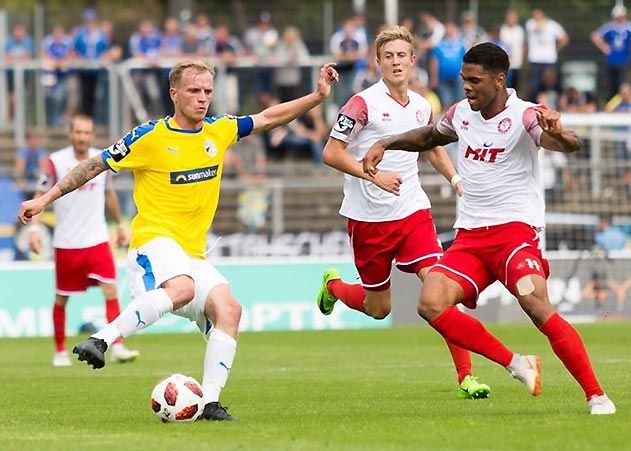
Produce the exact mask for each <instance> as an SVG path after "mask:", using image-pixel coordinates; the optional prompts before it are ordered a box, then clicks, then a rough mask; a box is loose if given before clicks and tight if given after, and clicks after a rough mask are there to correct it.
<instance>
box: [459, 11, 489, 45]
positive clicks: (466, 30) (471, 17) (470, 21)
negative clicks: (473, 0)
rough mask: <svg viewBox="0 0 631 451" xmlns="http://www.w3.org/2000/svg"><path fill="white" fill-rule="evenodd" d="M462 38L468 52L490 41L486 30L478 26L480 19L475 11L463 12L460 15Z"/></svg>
mask: <svg viewBox="0 0 631 451" xmlns="http://www.w3.org/2000/svg"><path fill="white" fill-rule="evenodd" d="M460 36H461V38H462V41H463V42H464V46H465V49H466V50H469V49H470V48H471V47H473V46H474V45H477V44H481V43H483V42H486V41H487V40H488V36H487V34H486V30H484V28H482V27H481V26H480V25H478V18H477V17H476V15H475V13H474V12H473V11H463V12H462V14H461V15H460Z"/></svg>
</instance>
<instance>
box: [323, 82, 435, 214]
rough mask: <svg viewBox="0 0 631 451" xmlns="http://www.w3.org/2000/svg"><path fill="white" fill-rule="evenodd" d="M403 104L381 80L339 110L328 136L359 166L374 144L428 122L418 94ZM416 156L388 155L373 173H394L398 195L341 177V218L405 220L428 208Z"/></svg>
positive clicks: (428, 113)
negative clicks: (380, 171)
mask: <svg viewBox="0 0 631 451" xmlns="http://www.w3.org/2000/svg"><path fill="white" fill-rule="evenodd" d="M408 99H409V100H408V103H407V104H406V105H402V104H400V103H399V102H397V101H396V100H395V99H394V98H392V97H391V96H390V92H389V90H388V87H387V86H386V85H385V83H384V82H383V80H381V81H379V82H377V83H375V84H374V85H372V86H371V87H369V88H368V89H366V90H364V91H362V92H360V93H358V94H356V95H355V96H353V97H351V99H350V100H349V101H348V102H347V103H346V105H344V106H343V107H342V108H341V109H340V112H339V114H338V117H337V121H336V123H335V125H334V126H333V130H332V131H331V137H332V138H335V139H338V140H340V141H343V142H345V143H347V144H348V146H347V147H346V150H347V151H348V152H349V153H350V154H351V155H352V156H353V157H354V158H355V159H356V160H357V161H361V159H362V158H364V155H365V154H366V152H368V149H369V148H370V146H371V145H373V144H374V143H375V142H377V141H378V140H379V139H381V138H383V137H385V136H389V135H394V134H397V133H403V132H407V131H409V130H412V129H414V128H417V127H419V126H423V125H427V124H429V123H430V122H431V116H432V108H431V105H430V103H429V102H428V101H427V100H426V99H425V98H424V97H423V96H421V95H419V94H417V93H415V92H413V91H409V90H408ZM417 161H418V154H417V153H416V152H405V151H402V150H388V151H387V152H386V153H385V154H384V158H383V160H382V161H381V163H379V166H378V168H379V169H381V170H384V171H394V172H397V173H398V174H399V175H400V176H401V179H402V183H401V187H400V195H399V196H396V195H394V194H391V193H388V192H387V191H384V190H382V189H381V188H379V187H378V186H377V185H375V184H374V183H372V182H369V181H367V180H363V179H360V178H357V177H353V176H351V175H348V174H346V175H345V180H344V200H343V201H342V206H341V207H340V214H341V215H342V216H346V217H347V218H351V219H354V220H356V221H364V222H381V221H392V220H397V219H402V218H405V217H407V216H409V215H411V214H412V213H414V212H415V211H418V210H424V209H428V208H430V202H429V198H428V197H427V195H426V194H425V192H424V191H423V189H422V188H421V183H420V181H419V177H418V163H417Z"/></svg>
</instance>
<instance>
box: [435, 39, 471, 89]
mask: <svg viewBox="0 0 631 451" xmlns="http://www.w3.org/2000/svg"><path fill="white" fill-rule="evenodd" d="M465 53H466V49H465V47H464V44H463V42H462V40H461V39H459V38H458V39H456V40H453V41H452V40H450V39H442V40H441V41H440V42H439V43H438V44H437V45H436V47H434V48H433V49H432V56H433V57H434V58H436V59H437V60H438V79H439V80H440V81H444V80H454V79H456V78H458V77H460V68H461V67H462V59H463V58H464V54H465Z"/></svg>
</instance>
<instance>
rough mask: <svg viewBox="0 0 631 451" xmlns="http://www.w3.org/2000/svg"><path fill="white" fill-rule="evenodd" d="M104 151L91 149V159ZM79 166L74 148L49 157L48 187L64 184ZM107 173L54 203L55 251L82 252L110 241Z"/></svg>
mask: <svg viewBox="0 0 631 451" xmlns="http://www.w3.org/2000/svg"><path fill="white" fill-rule="evenodd" d="M101 152H102V150H99V149H95V148H90V150H89V156H90V157H93V156H95V155H100V154H101ZM79 163H80V161H79V160H77V159H76V157H75V155H74V150H73V148H72V146H68V147H64V148H63V149H61V150H58V151H57V152H53V153H52V154H51V155H50V159H49V162H48V168H47V171H48V178H49V180H50V182H51V183H50V184H49V186H53V185H54V184H55V183H57V181H59V180H61V179H62V178H63V177H64V176H65V175H66V174H67V173H68V172H69V171H70V170H71V169H72V168H74V167H75V166H77V165H78V164H79ZM108 177H111V175H109V173H108V172H102V173H101V174H99V175H97V176H96V177H94V178H93V179H92V180H90V181H89V182H87V183H86V184H85V185H83V186H81V187H79V188H78V189H76V190H75V191H72V192H71V193H68V194H66V195H65V196H62V197H60V198H59V199H57V200H56V201H55V202H54V203H53V208H54V211H55V230H54V232H53V247H55V248H58V249H83V248H86V247H91V246H95V245H97V244H100V243H104V242H107V241H109V233H108V230H107V223H106V221H105V186H106V183H108Z"/></svg>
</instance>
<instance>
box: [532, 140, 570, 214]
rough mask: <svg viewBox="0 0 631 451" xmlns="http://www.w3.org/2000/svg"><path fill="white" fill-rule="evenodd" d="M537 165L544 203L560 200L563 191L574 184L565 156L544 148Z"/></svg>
mask: <svg viewBox="0 0 631 451" xmlns="http://www.w3.org/2000/svg"><path fill="white" fill-rule="evenodd" d="M539 166H540V169H541V184H542V185H543V190H544V197H545V201H546V204H547V205H550V204H555V203H559V202H562V201H563V200H564V193H565V192H571V191H572V188H573V187H575V186H576V183H575V181H574V178H573V177H572V173H571V171H570V168H569V167H568V164H567V157H566V156H565V154H564V153H561V152H553V151H551V150H547V149H544V151H543V153H542V154H541V161H540V164H539Z"/></svg>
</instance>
